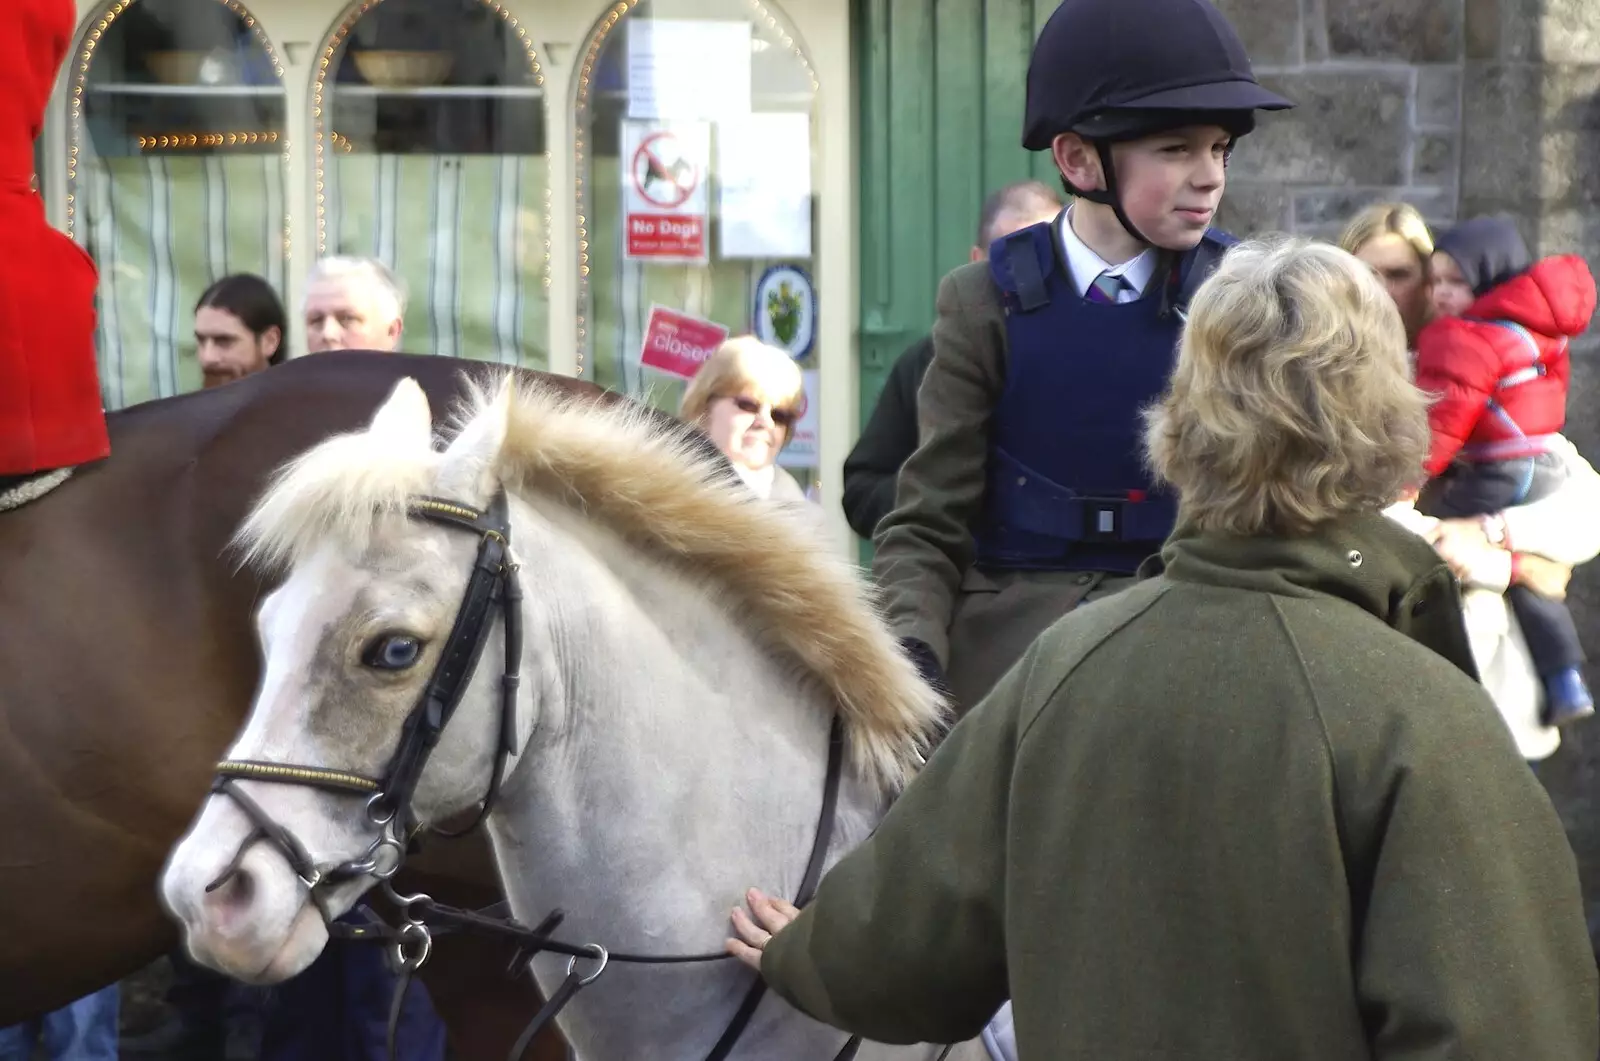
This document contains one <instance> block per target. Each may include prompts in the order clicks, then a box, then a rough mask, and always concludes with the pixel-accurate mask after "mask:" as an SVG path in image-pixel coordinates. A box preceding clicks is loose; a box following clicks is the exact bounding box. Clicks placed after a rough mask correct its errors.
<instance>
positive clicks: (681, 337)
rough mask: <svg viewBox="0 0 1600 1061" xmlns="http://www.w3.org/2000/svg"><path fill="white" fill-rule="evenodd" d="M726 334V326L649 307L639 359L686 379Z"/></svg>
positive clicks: (663, 308)
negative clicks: (647, 321)
mask: <svg viewBox="0 0 1600 1061" xmlns="http://www.w3.org/2000/svg"><path fill="white" fill-rule="evenodd" d="M727 337H728V329H726V328H724V327H723V326H722V325H720V324H715V323H713V322H711V321H707V320H701V319H700V318H699V317H691V316H689V315H688V314H687V313H679V312H678V311H677V310H674V309H667V308H666V307H665V306H651V307H650V321H649V323H648V324H646V325H645V327H644V351H643V353H642V354H641V355H640V357H639V363H640V364H642V365H648V366H649V367H651V368H655V369H660V370H661V371H662V372H670V373H672V374H673V375H674V376H682V377H683V378H684V379H690V378H692V377H693V376H694V374H695V373H696V372H699V371H700V366H701V365H703V364H704V363H705V360H706V358H708V357H710V356H711V355H712V354H714V353H716V352H717V347H719V346H721V345H722V341H723V340H724V339H726V338H727Z"/></svg>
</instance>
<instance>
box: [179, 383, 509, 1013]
mask: <svg viewBox="0 0 1600 1061" xmlns="http://www.w3.org/2000/svg"><path fill="white" fill-rule="evenodd" d="M403 387H404V385H402V388H403ZM412 389H413V390H415V385H414V384H413V385H412ZM418 399H421V392H420V390H415V393H414V394H411V393H401V392H399V391H397V393H396V395H395V396H394V397H393V398H391V399H390V401H389V403H388V404H386V406H385V407H384V409H383V410H381V411H380V412H379V414H378V417H377V418H376V419H375V420H374V424H373V427H372V428H371V429H369V430H370V431H372V432H379V433H380V434H382V433H384V432H388V433H391V434H393V433H395V432H396V431H397V429H402V428H403V429H406V430H408V431H409V432H410V436H409V443H408V444H410V445H412V446H413V447H414V446H415V445H417V444H418V442H419V441H420V444H421V445H423V446H428V445H429V433H430V431H431V428H430V425H429V415H428V409H427V404H426V400H425V399H421V405H420V408H418V407H417V405H416V402H417V400H418ZM396 403H399V405H398V406H397V404H396ZM396 421H398V422H396ZM418 432H420V434H418ZM373 441H377V440H376V439H374V440H373ZM396 441H397V442H398V441H400V439H396ZM493 445H497V443H496V441H495V440H494V439H493V438H492V437H485V436H484V435H483V433H482V432H479V433H478V434H477V436H476V437H469V435H468V434H467V433H465V432H464V433H463V435H462V437H461V438H460V439H459V440H458V441H457V444H456V445H455V446H452V448H451V451H450V452H447V453H446V454H444V455H442V456H439V457H437V458H435V459H436V461H437V468H436V475H435V476H434V480H433V485H434V486H435V487H436V488H437V489H436V490H431V491H429V492H434V493H436V495H437V496H442V497H448V498H449V499H451V500H457V501H460V502H462V503H464V504H469V505H473V506H478V505H481V504H482V503H483V502H484V500H485V497H486V494H487V492H488V491H487V489H486V488H487V487H489V486H490V484H489V482H488V481H487V480H486V478H485V473H484V469H485V468H486V467H487V466H488V462H487V461H486V460H485V459H484V451H485V449H486V448H487V447H490V446H493ZM458 447H459V448H458ZM469 451H470V452H469ZM429 456H430V457H432V456H433V455H432V454H431V449H430V450H429ZM447 490H458V491H462V493H460V494H449V493H446V492H445V491H447ZM477 547H478V538H477V536H476V535H474V534H472V533H470V532H468V531H466V530H463V529H457V528H452V527H446V526H441V525H437V524H434V523H430V522H425V521H421V520H415V519H413V520H402V519H399V518H385V519H382V520H380V521H379V522H378V523H377V524H376V525H375V527H374V528H373V529H372V530H371V532H370V534H369V535H367V536H366V537H365V540H364V541H363V542H362V543H361V545H360V546H359V547H357V546H354V545H352V544H351V543H350V542H349V541H342V540H339V539H338V537H337V536H333V537H330V539H329V540H328V541H327V542H326V543H325V544H321V545H318V546H315V547H313V548H311V549H309V550H306V551H305V552H304V553H303V555H300V556H299V557H298V558H297V559H296V561H295V562H294V563H293V565H292V566H291V568H290V570H289V573H288V577H287V578H286V580H285V581H284V582H283V583H282V585H281V586H280V587H279V588H278V589H277V590H276V591H274V592H273V593H272V594H271V595H270V596H269V597H268V598H267V599H266V601H265V603H264V604H263V605H262V607H261V609H260V611H259V613H258V615H257V628H258V632H259V636H260V640H261V647H262V651H263V654H264V659H265V671H264V674H263V679H262V683H261V686H260V689H259V690H258V692H257V696H256V700H255V703H254V705H253V708H252V711H251V714H250V717H249V720H248V721H247V723H246V725H245V728H244V730H243V731H242V732H241V733H240V735H239V737H238V739H237V741H236V742H235V743H234V745H233V747H232V748H230V749H229V750H228V753H227V758H228V759H229V760H232V761H240V760H243V761H254V762H261V763H273V764H283V765H287V766H299V767H312V768H321V769H327V770H336V771H342V772H348V773H352V774H358V775H363V776H365V777H367V778H372V779H382V778H383V776H384V774H385V772H386V769H387V767H388V765H389V763H390V761H391V759H392V757H393V756H394V753H395V750H396V748H397V747H398V746H399V744H400V739H401V732H402V729H403V728H404V726H405V723H406V720H407V717H408V716H409V715H410V714H411V712H412V710H413V709H414V708H415V707H416V706H417V704H418V703H419V702H420V699H421V697H422V694H423V691H424V689H425V687H426V686H427V684H428V683H429V681H430V679H431V678H432V676H433V673H434V670H435V668H436V666H437V664H438V661H439V658H440V654H441V652H442V651H443V649H444V646H445V643H446V641H447V639H448V637H449V634H450V631H451V628H452V625H453V623H454V621H455V617H456V613H457V611H458V609H459V607H460V604H461V601H462V597H463V594H464V592H465V589H466V586H467V583H468V581H469V578H470V575H471V572H472V568H473V563H474V559H475V557H476V552H477ZM499 644H500V643H499V640H498V637H495V638H491V640H490V642H489V645H488V647H487V648H486V650H485V652H484V655H483V657H482V659H481V660H480V663H479V666H478V668H477V669H476V671H475V673H474V675H473V677H472V680H471V683H470V685H469V686H468V688H467V691H466V693H465V695H464V696H463V698H462V700H461V703H460V706H459V708H458V709H457V711H456V713H455V715H454V716H453V717H452V718H451V720H450V722H449V724H448V725H447V726H446V727H445V729H444V732H443V735H442V737H441V739H440V741H439V743H438V745H437V746H436V747H435V748H434V750H433V752H432V754H431V756H430V757H429V759H428V763H427V767H426V769H425V770H424V772H423V774H422V776H421V780H420V783H419V785H418V787H417V790H416V793H415V795H414V797H413V800H412V804H411V806H412V808H413V810H414V811H415V813H416V814H417V816H418V817H419V818H420V819H421V820H423V821H432V822H438V821H440V820H442V819H445V818H448V817H451V816H453V815H455V814H458V813H460V812H462V811H465V810H467V809H469V808H471V807H472V806H473V805H474V804H475V803H476V802H477V801H478V800H479V799H481V798H482V796H483V795H484V792H485V789H486V787H487V785H488V782H489V779H490V776H491V772H492V770H493V769H494V766H495V759H496V751H497V747H498V741H499V737H500V734H499V714H498V702H497V700H495V699H494V693H495V691H496V690H497V688H498V675H499V672H500V663H501V655H500V647H499ZM235 784H237V785H238V786H239V787H240V788H241V789H242V790H243V791H244V792H245V793H246V794H247V796H248V798H249V799H251V800H253V801H254V803H255V804H256V805H258V806H259V807H260V809H261V810H262V811H264V812H265V815H266V816H267V817H268V818H270V820H271V821H272V822H273V823H276V824H277V825H279V826H281V827H283V829H285V830H287V832H288V833H289V834H291V835H292V836H293V837H294V838H295V839H296V840H298V842H299V843H300V845H301V846H302V847H303V848H304V850H305V852H306V854H307V855H308V856H309V857H310V859H311V861H312V862H313V863H314V864H315V865H316V866H317V867H318V868H320V869H324V870H325V869H326V868H328V867H332V866H335V865H339V864H342V863H348V862H354V861H359V860H360V859H361V858H362V857H363V855H364V854H365V853H367V852H368V851H369V849H370V848H371V847H372V845H373V844H374V842H375V841H376V840H377V839H378V838H379V836H380V827H379V825H378V824H376V823H375V822H374V821H373V820H372V819H371V818H370V817H369V815H368V814H367V809H366V802H367V797H365V796H363V795H361V794H357V793H343V792H329V791H324V790H320V789H318V788H313V787H307V786H304V785H300V784H284V783H275V782H269V781H260V780H237V781H235ZM257 824H258V823H256V822H253V821H251V819H250V817H249V816H248V815H247V814H246V813H245V811H244V810H243V809H241V806H240V804H239V803H238V802H237V801H236V800H234V799H232V798H228V797H226V796H223V795H216V794H214V795H212V796H211V797H210V798H209V799H208V800H207V802H206V804H205V805H204V807H203V808H202V811H201V813H200V816H199V817H198V818H197V819H196V821H195V823H194V825H193V826H192V827H191V829H190V831H189V833H188V834H187V836H185V838H184V839H183V840H182V842H181V843H180V844H179V845H178V846H177V848H176V849H175V850H174V851H173V854H172V856H171V858H170V860H169V862H168V865H167V867H166V870H165V872H164V874H163V876H162V882H161V892H162V897H163V899H164V901H165V902H166V904H167V906H168V908H169V910H170V911H171V912H172V914H173V915H174V916H175V917H176V918H177V919H178V921H179V922H180V924H181V925H182V927H183V929H184V933H185V936H186V940H187V943H188V946H189V950H190V952H191V953H192V954H193V955H194V957H195V958H196V959H197V960H199V961H201V962H203V963H204V964H207V965H210V966H212V967H213V968H216V969H218V970H220V971H222V972H225V973H227V974H228V975H230V976H233V977H235V978H237V979H240V980H244V981H247V982H254V983H272V982H276V981H279V980H282V979H285V978H287V977H290V976H293V975H295V974H296V973H298V972H300V971H301V970H302V969H304V968H305V967H306V966H307V965H309V964H310V963H311V962H312V961H313V960H314V959H315V958H316V956H317V955H318V954H319V953H321V950H322V947H323V945H324V943H325V942H326V940H327V928H326V926H325V924H324V922H323V914H322V912H321V911H320V910H319V908H318V903H316V902H313V901H312V898H313V897H312V891H311V889H310V888H309V887H308V886H307V884H306V882H305V881H304V880H302V879H301V876H300V875H298V874H297V872H296V870H295V868H294V866H292V865H291V861H290V859H289V857H287V856H286V854H285V853H284V852H283V850H282V849H281V848H280V847H279V846H278V845H276V844H275V843H273V842H270V841H267V840H255V841H253V842H252V841H251V837H252V834H253V833H254V832H255V830H256V826H257ZM241 848H243V849H244V854H243V856H242V857H239V852H240V851H241ZM389 854H391V853H390V852H385V855H389ZM236 859H237V864H236V867H235V871H234V872H233V873H231V874H226V870H227V869H228V867H229V866H230V865H233V864H234V863H235V860H236ZM224 876H225V877H226V879H225V880H224V881H223V883H222V884H221V885H220V886H217V887H215V888H213V889H212V890H209V891H208V890H207V887H208V885H210V884H211V883H212V882H214V881H217V880H218V879H219V878H222V877H224ZM374 883H376V879H375V878H374V877H372V876H361V877H358V878H356V879H353V880H348V881H345V882H343V883H332V884H330V883H323V884H319V885H318V886H317V888H318V893H319V894H318V896H317V897H318V898H319V899H320V900H321V906H322V907H323V908H324V909H326V910H327V911H328V913H329V914H330V915H332V916H338V915H340V914H342V913H344V912H345V911H347V910H348V909H349V908H350V907H351V906H352V905H353V904H354V903H355V901H356V900H357V899H358V898H359V896H360V895H361V893H362V892H363V891H365V890H366V889H367V888H369V887H371V886H372V885H373V884H374Z"/></svg>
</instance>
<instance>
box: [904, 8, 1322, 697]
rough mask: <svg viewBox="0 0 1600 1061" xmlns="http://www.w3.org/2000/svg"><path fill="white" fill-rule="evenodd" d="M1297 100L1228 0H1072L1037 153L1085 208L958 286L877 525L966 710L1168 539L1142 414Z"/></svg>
mask: <svg viewBox="0 0 1600 1061" xmlns="http://www.w3.org/2000/svg"><path fill="white" fill-rule="evenodd" d="M1292 106H1293V104H1292V103H1290V102H1289V101H1288V100H1285V99H1283V98H1282V97H1280V96H1277V95H1274V94H1273V93H1271V92H1268V91H1267V90H1265V89H1263V88H1262V87H1261V86H1260V85H1259V84H1257V83H1256V80H1255V77H1254V76H1253V74H1252V73H1251V69H1250V60H1249V57H1248V56H1247V55H1246V54H1245V51H1244V47H1243V45H1242V44H1241V43H1240V42H1239V38H1238V36H1237V34H1236V33H1235V32H1234V30H1233V28H1232V27H1231V26H1230V25H1229V24H1228V22H1227V20H1226V19H1225V18H1223V16H1222V15H1221V14H1220V13H1219V12H1218V11H1217V10H1216V8H1215V7H1213V6H1212V4H1211V3H1210V2H1209V0H1065V2H1064V3H1062V4H1061V6H1060V7H1058V8H1057V9H1056V10H1055V12H1054V13H1053V14H1052V15H1051V16H1050V19H1049V21H1047V22H1046V23H1045V26H1044V29H1043V31H1042V32H1041V33H1040V36H1039V40H1038V41H1037V43H1036V44H1035V45H1034V50H1033V57H1032V59H1031V61H1030V63H1029V66H1028V86H1027V106H1026V117H1025V128H1024V132H1023V140H1022V144H1023V147H1025V148H1027V149H1028V150H1030V151H1049V152H1050V153H1051V155H1052V157H1053V159H1054V161H1055V164H1056V168H1057V169H1058V170H1059V171H1060V173H1061V177H1062V180H1063V183H1064V184H1065V186H1066V188H1067V191H1068V192H1070V193H1071V194H1072V195H1073V196H1074V197H1075V198H1076V201H1075V202H1074V203H1073V204H1072V205H1071V206H1070V207H1069V208H1068V209H1067V210H1065V211H1063V212H1062V213H1061V214H1060V215H1058V216H1057V217H1056V219H1055V220H1054V221H1053V222H1049V223H1045V224H1040V225H1034V226H1032V227H1030V228H1026V229H1023V230H1022V231H1020V232H1017V233H1013V234H1012V235H1010V236H1007V237H1005V238H1003V239H1000V240H996V241H995V243H994V244H993V246H992V247H991V248H990V260H989V261H988V262H987V263H976V264H969V265H965V266H962V267H960V268H958V269H956V270H954V271H953V272H951V273H950V274H949V275H948V276H946V277H945V278H944V280H943V281H942V282H941V284H940V286H939V296H938V302H937V306H938V318H937V321H936V322H935V324H934V328H933V345H934V360H933V363H932V364H931V365H930V366H929V369H928V374H927V376H926V378H925V381H924V383H923V386H922V389H921V391H920V392H919V395H918V426H919V434H920V444H919V446H918V448H917V450H916V452H915V453H914V454H913V455H912V456H911V457H910V459H909V460H908V461H907V462H906V464H905V466H904V468H903V469H902V471H901V473H900V481H899V487H898V491H897V496H896V507H895V509H894V511H893V512H891V513H890V514H889V515H888V516H887V517H885V518H884V520H883V522H882V523H880V524H879V526H878V529H877V535H876V546H877V551H876V556H875V557H874V561H873V574H874V576H875V577H876V578H877V580H878V582H879V583H880V585H881V586H882V587H883V589H884V598H885V603H886V605H887V610H888V615H889V618H890V621H891V623H892V624H893V625H894V628H895V632H896V633H897V634H898V635H899V636H900V637H901V639H902V642H903V643H904V644H905V646H906V648H907V650H908V651H909V652H910V653H911V654H912V655H913V657H914V658H916V660H917V662H918V665H919V666H920V667H921V668H922V669H923V671H924V673H925V675H927V676H928V677H930V678H932V679H939V678H944V679H945V680H946V681H947V683H948V686H949V690H950V693H951V696H952V698H953V699H954V700H955V702H956V705H957V708H958V709H959V710H962V711H965V710H969V709H970V708H972V707H973V706H974V705H975V704H976V703H977V702H978V701H979V700H980V699H981V698H982V697H983V695H984V694H985V693H987V692H988V690H989V688H990V686H992V685H993V684H994V682H995V681H996V680H997V679H998V678H999V677H1000V676H1001V675H1002V674H1004V673H1005V671H1006V670H1007V669H1009V668H1010V666H1011V664H1012V663H1013V662H1014V661H1015V660H1016V659H1017V658H1018V657H1020V656H1021V654H1022V652H1023V650H1024V649H1025V648H1026V647H1027V646H1028V645H1029V644H1030V643H1031V642H1032V641H1033V639H1034V638H1035V637H1036V636H1037V635H1038V634H1039V633H1040V632H1041V631H1043V630H1044V628H1045V627H1047V626H1049V625H1050V624H1051V623H1052V622H1054V621H1055V620H1056V619H1058V618H1060V617H1061V616H1062V615H1064V614H1066V613H1067V612H1069V611H1071V610H1072V609H1073V608H1074V607H1076V606H1077V605H1078V604H1080V603H1081V602H1083V601H1084V600H1085V599H1090V598H1093V597H1096V596H1103V595H1105V594H1108V593H1111V592H1115V591H1116V590H1118V589H1121V588H1123V587H1124V586H1126V585H1128V584H1129V583H1130V582H1131V581H1132V576H1133V575H1134V574H1135V572H1136V571H1137V569H1138V567H1139V564H1140V562H1141V561H1142V560H1143V559H1144V558H1145V557H1146V556H1148V555H1150V554H1152V553H1155V552H1158V551H1159V549H1160V547H1161V543H1162V542H1163V541H1164V540H1165V538H1166V537H1167V535H1168V533H1169V532H1170V531H1171V530H1172V526H1173V522H1174V519H1175V516H1176V510H1175V507H1174V505H1173V503H1172V501H1171V499H1170V498H1169V497H1167V496H1165V495H1164V494H1163V493H1162V492H1160V491H1158V490H1156V489H1155V488H1154V487H1153V486H1152V484H1151V481H1150V477H1149V475H1148V474H1147V472H1146V470H1145V468H1144V465H1143V460H1142V458H1141V453H1142V445H1141V439H1142V426H1141V418H1140V410H1141V408H1142V407H1143V406H1144V405H1146V404H1147V403H1149V402H1150V401H1152V400H1153V399H1155V398H1156V397H1157V396H1158V395H1159V394H1160V392H1161V390H1162V388H1163V387H1164V386H1165V384H1166V380H1167V376H1168V373H1169V371H1170V369H1171V366H1172V363H1173V358H1174V356H1175V351H1176V347H1177V339H1178V333H1179V329H1180V328H1181V327H1182V323H1183V318H1182V309H1183V307H1184V306H1185V305H1186V304H1187V301H1188V298H1189V295H1190V294H1191V293H1192V292H1193V291H1194V289H1195V288H1197V287H1198V286H1199V284H1200V282H1201V281H1202V280H1203V279H1205V277H1206V275H1208V274H1209V272H1210V270H1211V269H1212V268H1213V267H1214V266H1215V265H1216V263H1217V262H1218V261H1219V260H1220V258H1221V256H1222V254H1223V253H1224V252H1225V250H1226V248H1227V247H1228V246H1230V245H1231V244H1232V243H1233V242H1234V240H1233V238H1232V237H1231V236H1228V235H1226V234H1225V233H1222V232H1219V231H1212V230H1211V229H1210V228H1209V226H1210V223H1211V219H1212V216H1213V215H1214V214H1215V212H1216V209H1217V206H1218V204H1219V202H1220V201H1221V198H1222V191H1223V185H1224V183H1225V174H1224V167H1225V166H1226V163H1227V160H1228V155H1229V153H1230V151H1231V150H1232V148H1233V145H1234V144H1235V143H1236V142H1237V140H1238V138H1239V137H1241V136H1244V135H1246V134H1247V133H1249V132H1250V131H1251V130H1252V129H1253V128H1254V126H1255V111H1257V110H1283V109H1287V108H1289V107H1292ZM946 665H947V670H946Z"/></svg>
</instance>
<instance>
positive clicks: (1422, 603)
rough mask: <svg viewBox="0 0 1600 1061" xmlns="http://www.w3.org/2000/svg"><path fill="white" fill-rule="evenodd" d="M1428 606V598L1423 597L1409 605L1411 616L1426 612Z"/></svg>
mask: <svg viewBox="0 0 1600 1061" xmlns="http://www.w3.org/2000/svg"><path fill="white" fill-rule="evenodd" d="M1430 606H1431V602H1430V601H1429V600H1428V598H1427V597H1423V598H1421V599H1420V600H1418V601H1417V602H1416V603H1415V604H1413V605H1412V606H1411V614H1412V615H1413V616H1417V615H1423V614H1425V613H1426V612H1427V610H1428V608H1429V607H1430Z"/></svg>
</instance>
